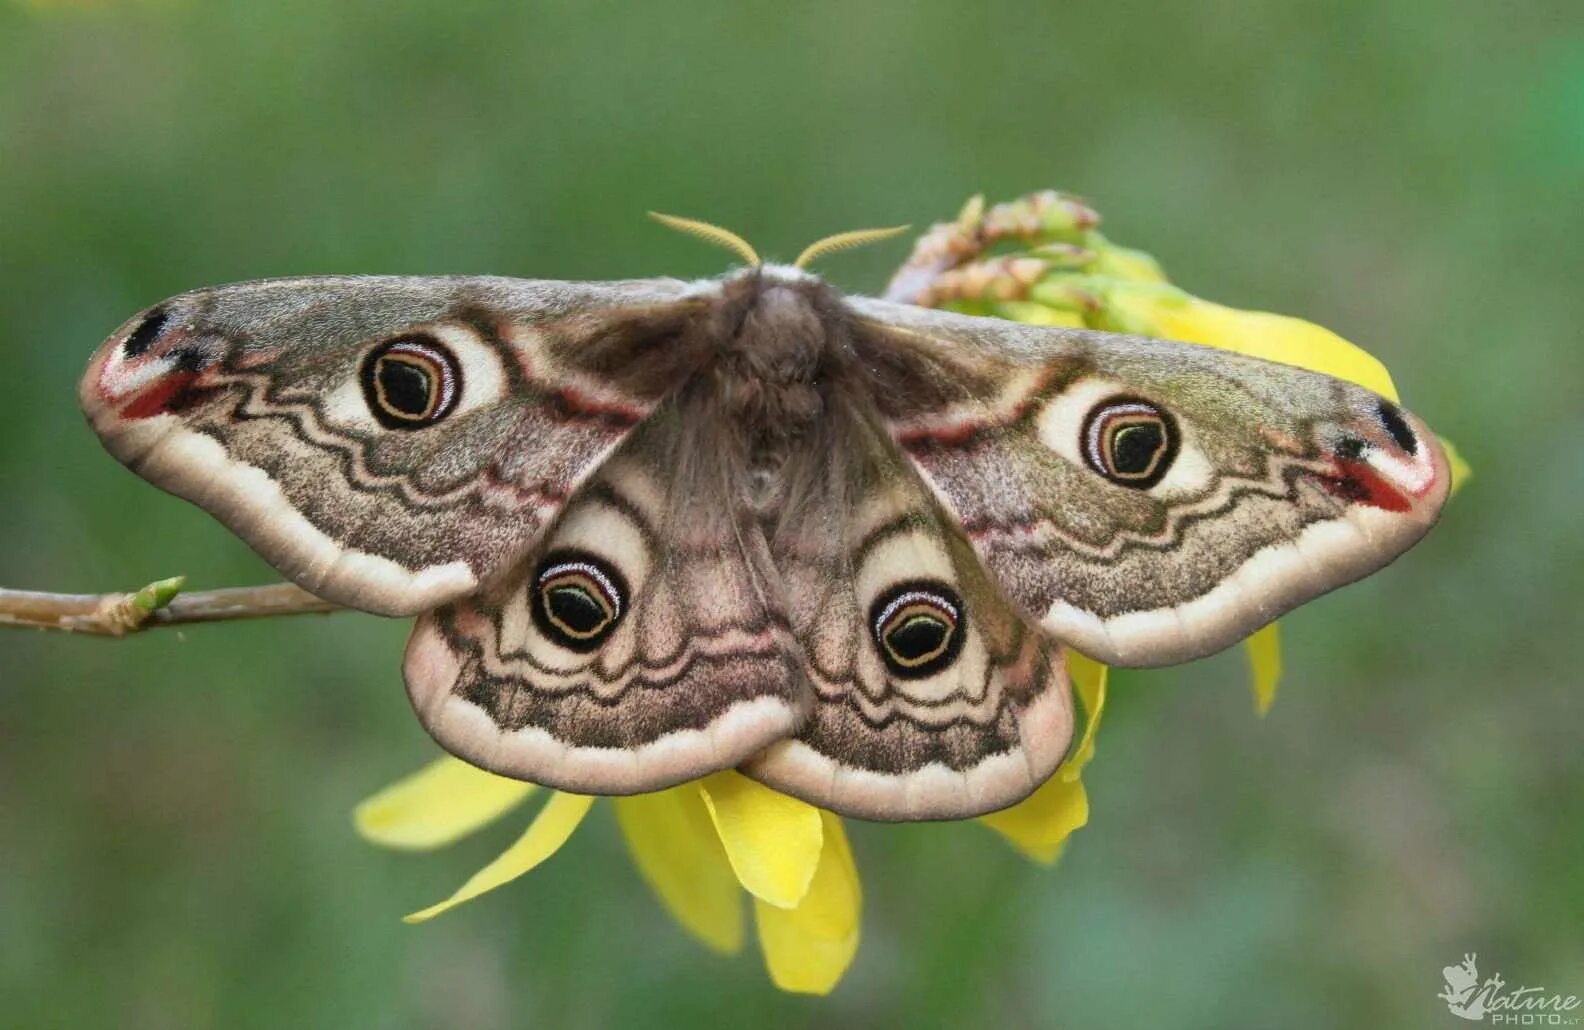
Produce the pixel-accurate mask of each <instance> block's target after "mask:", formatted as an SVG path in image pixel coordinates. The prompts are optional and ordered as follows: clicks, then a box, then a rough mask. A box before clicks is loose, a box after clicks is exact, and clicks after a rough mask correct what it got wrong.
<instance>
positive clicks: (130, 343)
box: [121, 308, 170, 358]
mask: <svg viewBox="0 0 1584 1030" xmlns="http://www.w3.org/2000/svg"><path fill="white" fill-rule="evenodd" d="M169 324H170V312H169V311H167V310H165V309H164V308H154V309H152V310H151V311H149V313H148V314H146V315H144V316H143V321H141V322H139V323H138V324H137V328H136V329H133V330H132V331H131V332H130V333H128V334H127V338H126V342H124V343H122V344H121V353H122V354H124V355H126V356H127V357H129V358H136V357H140V356H142V355H143V354H146V353H148V349H149V348H150V347H152V346H154V341H155V340H158V339H159V337H160V334H161V333H163V332H164V331H165V327H166V326H167V325H169Z"/></svg>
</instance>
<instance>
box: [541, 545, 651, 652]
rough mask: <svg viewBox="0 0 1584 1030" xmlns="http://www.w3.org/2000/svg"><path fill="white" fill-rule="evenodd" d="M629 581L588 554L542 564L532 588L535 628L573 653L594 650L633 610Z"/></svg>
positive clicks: (550, 557)
mask: <svg viewBox="0 0 1584 1030" xmlns="http://www.w3.org/2000/svg"><path fill="white" fill-rule="evenodd" d="M627 599H628V594H627V582H626V580H624V579H623V578H622V575H621V573H619V572H617V571H616V569H615V567H614V566H612V565H611V564H610V563H609V562H607V561H606V560H605V559H603V558H601V557H599V556H597V555H594V554H590V553H588V552H586V551H574V550H567V549H562V550H557V551H553V552H551V553H550V554H547V555H545V557H544V558H543V559H542V560H541V561H540V563H539V567H538V569H537V570H536V571H535V573H534V577H533V579H532V580H531V581H530V585H529V598H528V607H529V614H530V616H531V617H532V619H533V622H534V625H535V626H536V627H537V628H538V630H539V632H540V633H543V634H544V635H545V636H546V637H547V638H549V639H550V640H551V641H552V642H553V643H555V644H558V645H560V646H561V647H564V648H567V649H568V650H571V651H580V652H588V651H593V650H595V649H596V648H598V647H599V646H600V645H601V644H603V643H604V642H605V641H606V639H608V638H609V637H610V635H611V634H612V633H614V632H615V631H616V627H617V625H618V624H620V622H621V620H622V617H623V616H624V615H625V614H626V610H627V603H628V602H627Z"/></svg>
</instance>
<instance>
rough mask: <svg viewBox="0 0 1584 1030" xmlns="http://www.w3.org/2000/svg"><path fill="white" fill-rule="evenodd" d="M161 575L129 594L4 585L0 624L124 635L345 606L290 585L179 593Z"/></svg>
mask: <svg viewBox="0 0 1584 1030" xmlns="http://www.w3.org/2000/svg"><path fill="white" fill-rule="evenodd" d="M183 582H184V580H183V579H182V578H181V577H179V576H178V577H176V578H175V579H162V580H160V581H158V582H157V583H150V584H149V585H148V586H146V587H144V588H143V589H142V590H138V591H136V592H134V593H130V594H46V593H39V592H35V591H31V590H6V589H4V588H0V626H15V627H18V628H25V629H56V630H64V631H66V632H68V633H89V634H93V635H96V636H107V637H122V636H126V635H127V634H128V633H136V632H139V631H141V630H146V629H153V628H154V627H156V626H182V625H187V624H189V623H195V622H225V621H230V620H233V619H262V618H267V617H269V616H274V615H308V614H314V613H320V614H323V613H327V612H335V611H342V610H344V609H343V608H342V606H341V605H338V604H332V603H331V602H329V601H326V600H323V599H321V598H318V597H315V596H314V595H313V594H310V593H309V592H308V591H306V590H304V589H302V588H301V587H297V586H293V585H292V584H290V583H272V584H270V585H269V586H261V587H231V588H228V589H223V590H199V591H195V592H193V593H190V594H184V593H182V592H181V590H182V584H183Z"/></svg>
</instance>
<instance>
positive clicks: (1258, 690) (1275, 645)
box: [1243, 622, 1282, 715]
mask: <svg viewBox="0 0 1584 1030" xmlns="http://www.w3.org/2000/svg"><path fill="white" fill-rule="evenodd" d="M1276 627H1277V623H1274V622H1273V623H1271V624H1270V625H1269V626H1266V627H1264V628H1263V629H1260V630H1257V631H1256V632H1255V633H1254V635H1253V636H1251V637H1249V638H1248V639H1247V640H1245V641H1243V653H1244V654H1246V655H1248V663H1249V672H1250V673H1251V676H1252V678H1251V681H1250V682H1251V685H1252V687H1253V689H1254V710H1255V711H1256V712H1258V713H1259V714H1260V715H1264V714H1265V713H1266V712H1268V711H1270V707H1271V705H1272V704H1274V703H1275V701H1276V686H1277V684H1279V683H1280V682H1281V674H1282V658H1281V632H1280V631H1279V630H1278V629H1277V628H1276Z"/></svg>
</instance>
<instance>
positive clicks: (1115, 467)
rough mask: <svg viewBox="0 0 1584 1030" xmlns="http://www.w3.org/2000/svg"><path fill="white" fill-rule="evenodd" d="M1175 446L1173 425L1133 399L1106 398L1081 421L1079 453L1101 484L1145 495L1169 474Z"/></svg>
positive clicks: (1159, 411) (1163, 415) (1167, 417)
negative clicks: (1104, 480) (1128, 488)
mask: <svg viewBox="0 0 1584 1030" xmlns="http://www.w3.org/2000/svg"><path fill="white" fill-rule="evenodd" d="M1180 442H1181V441H1180V437H1179V435H1178V432H1177V422H1176V420H1175V419H1173V418H1172V417H1171V415H1170V414H1168V413H1167V412H1166V411H1164V410H1163V409H1161V408H1159V407H1157V406H1156V405H1154V404H1151V403H1150V402H1149V401H1146V400H1143V399H1141V398H1138V397H1110V398H1107V399H1106V400H1104V401H1101V402H1100V403H1099V404H1097V405H1095V406H1094V408H1093V409H1092V410H1091V411H1090V412H1089V415H1088V417H1087V418H1085V419H1084V423H1083V429H1082V430H1081V440H1080V450H1081V451H1082V453H1083V456H1084V461H1085V462H1086V463H1087V464H1088V465H1089V467H1090V468H1091V469H1093V470H1094V471H1095V472H1098V473H1099V474H1100V475H1102V476H1104V477H1105V478H1106V479H1109V480H1110V481H1111V482H1113V483H1116V484H1117V485H1118V486H1126V487H1132V488H1133V489H1136V490H1145V489H1148V488H1149V487H1152V486H1154V485H1155V484H1156V483H1159V482H1160V481H1161V479H1162V478H1163V477H1164V476H1165V475H1166V473H1167V472H1168V471H1169V470H1170V469H1171V466H1172V462H1173V461H1174V460H1175V459H1176V457H1177V448H1178V444H1179V443H1180Z"/></svg>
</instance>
